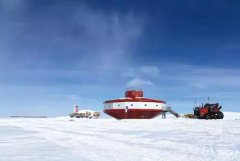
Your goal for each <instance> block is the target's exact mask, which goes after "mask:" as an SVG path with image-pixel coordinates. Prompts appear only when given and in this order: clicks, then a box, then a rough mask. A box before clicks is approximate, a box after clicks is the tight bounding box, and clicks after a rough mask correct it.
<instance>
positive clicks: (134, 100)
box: [104, 97, 166, 103]
mask: <svg viewBox="0 0 240 161" xmlns="http://www.w3.org/2000/svg"><path fill="white" fill-rule="evenodd" d="M115 102H154V103H166V102H165V101H162V100H155V99H149V98H143V97H137V98H123V99H115V100H108V101H105V102H104V103H115Z"/></svg>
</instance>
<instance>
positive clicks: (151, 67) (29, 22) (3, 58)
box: [0, 0, 240, 117]
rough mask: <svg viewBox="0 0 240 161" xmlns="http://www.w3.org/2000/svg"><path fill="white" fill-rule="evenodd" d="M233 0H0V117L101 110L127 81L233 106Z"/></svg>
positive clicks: (188, 107) (167, 94)
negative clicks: (77, 110)
mask: <svg viewBox="0 0 240 161" xmlns="http://www.w3.org/2000/svg"><path fill="white" fill-rule="evenodd" d="M239 19H240V2H239V1H236V0H230V1H226V0H213V1H211V2H209V1H205V0H203V1H195V0H189V1H187V0H185V1H178V0H170V1H167V2H166V1H148V2H147V1H141V0H137V1H134V0H133V1H127V0H121V1H110V0H106V1H104V2H103V1H98V0H92V1H87V0H86V1H79V0H78V1H77V0H76V1H74V0H69V1H63V0H48V1H47V0H39V1H34V0H11V1H9V0H0V72H1V74H0V116H1V117H6V116H10V115H47V116H62V115H66V114H68V113H69V112H71V111H72V107H73V105H74V104H78V105H79V106H80V108H84V109H85V108H88V109H93V110H98V111H101V110H102V108H103V105H102V103H103V102H104V101H105V100H108V99H114V98H119V97H123V94H124V91H125V90H126V89H127V88H141V89H143V90H144V91H145V96H146V97H150V98H157V99H162V100H165V101H167V104H168V105H170V106H172V107H173V108H174V109H176V110H177V111H179V112H181V113H192V107H193V106H194V100H195V99H197V102H198V104H200V103H201V102H203V101H206V98H207V97H210V98H211V101H212V102H220V103H221V104H222V105H223V108H224V110H225V111H238V112H240V108H239V107H238V104H240V101H239V100H240V70H239V68H240V64H239V59H240V55H239V52H240V39H239V38H240V21H239Z"/></svg>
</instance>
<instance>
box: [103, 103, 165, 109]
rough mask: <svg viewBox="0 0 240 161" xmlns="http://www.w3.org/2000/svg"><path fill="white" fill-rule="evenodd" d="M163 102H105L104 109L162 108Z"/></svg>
mask: <svg viewBox="0 0 240 161" xmlns="http://www.w3.org/2000/svg"><path fill="white" fill-rule="evenodd" d="M164 106H165V104H164V103H156V102H116V103H105V104H104V109H126V107H127V108H128V109H163V107H164Z"/></svg>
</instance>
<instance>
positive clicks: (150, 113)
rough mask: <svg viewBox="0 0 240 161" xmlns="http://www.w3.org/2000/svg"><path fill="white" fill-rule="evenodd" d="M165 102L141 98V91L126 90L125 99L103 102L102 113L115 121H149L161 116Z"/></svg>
mask: <svg viewBox="0 0 240 161" xmlns="http://www.w3.org/2000/svg"><path fill="white" fill-rule="evenodd" d="M165 106H166V102H165V101H162V100H156V99H150V98H144V97H143V91H142V90H127V91H126V92H125V98H119V99H114V100H108V101H105V102H104V113H106V114H108V115H110V116H112V117H114V118H116V119H150V118H153V117H156V116H158V115H159V114H161V112H162V110H163V108H164V107H165Z"/></svg>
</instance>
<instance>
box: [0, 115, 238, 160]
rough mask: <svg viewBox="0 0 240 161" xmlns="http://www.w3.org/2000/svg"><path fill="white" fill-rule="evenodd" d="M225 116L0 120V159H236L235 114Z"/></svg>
mask: <svg viewBox="0 0 240 161" xmlns="http://www.w3.org/2000/svg"><path fill="white" fill-rule="evenodd" d="M225 116H226V119H224V120H195V119H185V118H180V119H176V118H172V117H169V118H168V119H165V120H162V119H160V117H159V118H156V119H152V120H115V119H70V118H68V117H59V118H46V119H37V118H34V119H33V118H32V119H31V118H25V119H24V118H21V119H20V118H17V119H16V118H15V119H13V118H7V119H6V118H5V119H0V161H92V160H93V161H148V160H149V161H155V160H156V161H240V113H229V112H226V113H225Z"/></svg>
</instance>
